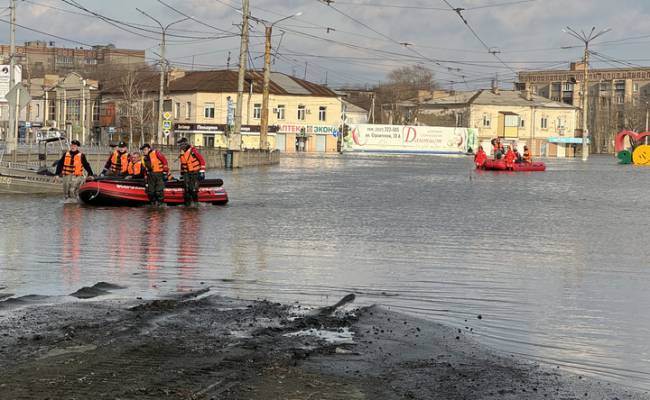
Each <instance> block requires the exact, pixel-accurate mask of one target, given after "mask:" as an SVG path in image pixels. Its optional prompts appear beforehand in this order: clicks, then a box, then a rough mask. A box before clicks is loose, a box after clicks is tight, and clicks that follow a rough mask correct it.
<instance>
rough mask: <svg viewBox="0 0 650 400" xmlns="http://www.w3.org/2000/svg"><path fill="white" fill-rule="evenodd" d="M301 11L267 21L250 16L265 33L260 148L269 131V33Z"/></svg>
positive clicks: (264, 145) (264, 146)
mask: <svg viewBox="0 0 650 400" xmlns="http://www.w3.org/2000/svg"><path fill="white" fill-rule="evenodd" d="M301 15H302V12H297V13H295V14H293V15H289V16H288V17H284V18H280V19H278V20H277V21H273V22H269V21H265V20H262V19H257V18H253V17H251V18H252V19H253V20H254V21H257V22H259V23H261V24H263V25H264V27H265V35H266V46H265V50H264V86H263V88H262V120H261V122H260V150H268V141H267V136H268V132H269V83H270V81H271V34H272V32H273V25H275V24H277V23H278V22H282V21H286V20H288V19H290V18H294V17H299V16H301Z"/></svg>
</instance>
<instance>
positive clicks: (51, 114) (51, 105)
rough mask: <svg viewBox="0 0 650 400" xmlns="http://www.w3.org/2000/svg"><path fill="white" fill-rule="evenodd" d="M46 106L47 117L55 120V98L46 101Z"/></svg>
mask: <svg viewBox="0 0 650 400" xmlns="http://www.w3.org/2000/svg"><path fill="white" fill-rule="evenodd" d="M47 108H48V116H47V119H49V120H55V119H56V101H55V100H50V101H48V105H47Z"/></svg>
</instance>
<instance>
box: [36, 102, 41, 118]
mask: <svg viewBox="0 0 650 400" xmlns="http://www.w3.org/2000/svg"><path fill="white" fill-rule="evenodd" d="M34 111H35V113H36V117H35V118H41V105H40V104H36V107H35V110H34Z"/></svg>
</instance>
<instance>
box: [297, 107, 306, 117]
mask: <svg viewBox="0 0 650 400" xmlns="http://www.w3.org/2000/svg"><path fill="white" fill-rule="evenodd" d="M298 120H299V121H304V120H305V106H298Z"/></svg>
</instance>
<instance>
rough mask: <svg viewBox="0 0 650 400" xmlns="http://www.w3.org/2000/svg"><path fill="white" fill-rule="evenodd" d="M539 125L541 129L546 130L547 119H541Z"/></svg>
mask: <svg viewBox="0 0 650 400" xmlns="http://www.w3.org/2000/svg"><path fill="white" fill-rule="evenodd" d="M540 125H541V126H542V129H548V118H547V117H542V121H541V123H540Z"/></svg>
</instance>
